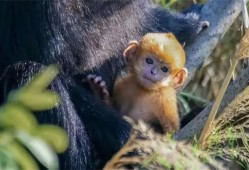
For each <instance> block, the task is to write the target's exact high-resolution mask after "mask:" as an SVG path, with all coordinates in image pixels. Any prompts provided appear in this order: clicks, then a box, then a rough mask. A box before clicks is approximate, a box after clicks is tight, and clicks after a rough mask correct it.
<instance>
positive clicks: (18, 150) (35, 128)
mask: <svg viewBox="0 0 249 170" xmlns="http://www.w3.org/2000/svg"><path fill="white" fill-rule="evenodd" d="M57 74H58V68H57V67H56V66H49V67H47V68H46V69H44V70H43V71H42V72H41V73H39V74H38V75H36V76H35V77H34V78H33V80H31V82H29V83H28V84H26V85H24V86H23V87H21V88H19V89H17V90H14V91H12V92H10V94H9V95H8V99H7V101H6V103H5V104H4V105H3V106H1V107H0V169H12V170H13V169H14V170H15V169H30V170H31V169H32V170H35V169H39V166H38V163H37V161H39V163H40V164H41V165H42V166H44V167H45V168H47V169H59V164H58V158H57V155H56V153H62V152H64V151H65V150H66V148H67V146H68V137H67V134H66V132H65V131H64V130H63V129H61V128H59V127H57V126H54V125H40V124H39V123H38V122H37V120H36V118H35V116H34V115H33V114H32V112H34V111H43V110H47V109H51V108H53V107H56V106H57V105H58V104H59V102H60V99H59V97H58V95H57V94H56V93H55V92H53V91H50V90H47V89H46V88H47V87H48V86H49V84H50V83H51V82H52V81H53V80H54V78H55V77H56V75H57ZM36 160H37V161H36Z"/></svg>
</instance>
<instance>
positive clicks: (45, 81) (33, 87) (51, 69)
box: [24, 65, 59, 92]
mask: <svg viewBox="0 0 249 170" xmlns="http://www.w3.org/2000/svg"><path fill="white" fill-rule="evenodd" d="M58 72H59V69H58V67H57V66H56V65H51V66H48V67H46V68H45V69H44V70H42V71H41V72H40V73H38V74H37V75H36V76H35V77H34V79H33V80H32V81H31V82H30V83H29V84H28V85H26V86H24V88H25V89H28V91H30V92H31V91H33V92H40V91H42V90H44V89H46V88H47V87H48V86H49V85H50V84H51V82H52V81H53V80H54V79H55V77H56V76H57V74H58Z"/></svg>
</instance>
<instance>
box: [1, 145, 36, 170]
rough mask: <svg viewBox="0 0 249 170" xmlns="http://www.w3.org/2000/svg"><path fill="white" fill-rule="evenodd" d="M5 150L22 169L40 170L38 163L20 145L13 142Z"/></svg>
mask: <svg viewBox="0 0 249 170" xmlns="http://www.w3.org/2000/svg"><path fill="white" fill-rule="evenodd" d="M5 149H6V151H7V152H8V153H10V155H11V156H12V157H13V158H14V160H15V161H16V162H17V163H18V165H19V166H20V167H21V169H25V170H26V169H27V170H28V169H30V170H31V169H32V170H36V169H37V170H38V165H37V164H36V161H35V160H34V159H33V157H32V156H31V155H30V154H29V153H28V152H27V151H26V150H25V149H24V148H23V147H22V146H21V145H20V144H19V143H17V142H15V141H12V142H10V143H9V144H7V145H6V146H5Z"/></svg>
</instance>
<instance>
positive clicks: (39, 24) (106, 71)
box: [0, 0, 202, 169]
mask: <svg viewBox="0 0 249 170" xmlns="http://www.w3.org/2000/svg"><path fill="white" fill-rule="evenodd" d="M200 9H201V8H200V7H197V8H194V9H193V10H194V11H197V12H199V10H200ZM0 16H1V18H0V66H1V67H0V68H1V69H2V70H1V71H0V73H1V72H2V71H3V69H4V68H5V67H6V66H7V65H9V64H13V63H15V62H17V61H35V62H39V63H42V65H41V64H36V63H33V62H28V63H20V64H17V65H14V66H11V67H9V68H8V69H6V71H5V73H4V74H3V76H2V77H1V79H0V93H1V94H2V95H1V97H4V96H6V94H7V93H8V92H9V91H10V90H11V89H13V88H16V87H17V86H19V85H21V84H23V82H25V81H26V80H27V79H29V78H30V76H32V75H33V74H34V73H36V72H37V71H38V70H40V69H41V68H42V67H43V65H48V64H50V63H59V64H60V65H61V66H62V73H61V75H60V77H58V78H57V80H56V81H55V82H54V83H53V85H52V88H53V89H54V90H55V91H57V92H58V93H59V95H60V96H61V98H62V100H63V102H62V104H61V106H60V107H59V108H58V109H54V110H52V111H49V113H48V114H45V113H41V114H40V113H39V114H37V116H38V118H39V120H41V122H51V123H53V124H59V125H60V126H63V127H64V128H66V130H67V131H68V133H69V136H70V148H69V149H68V151H67V152H66V153H65V154H64V155H62V156H61V157H60V161H61V169H65V168H67V169H86V168H97V167H101V166H102V165H103V164H104V163H105V161H107V160H108V159H109V158H110V157H111V156H112V155H113V154H114V153H115V152H116V151H117V150H118V149H119V148H120V147H121V146H122V145H123V144H124V143H125V141H126V140H127V138H128V136H129V130H130V125H129V124H128V123H127V122H125V121H124V120H122V119H121V118H119V117H118V116H116V115H117V114H115V113H114V111H113V110H112V109H111V108H109V107H107V106H105V105H104V104H103V103H102V102H101V101H99V100H98V99H96V98H94V96H93V95H92V93H91V92H90V91H88V90H87V88H85V87H86V86H84V85H82V84H81V83H80V79H81V78H83V77H84V76H85V75H86V74H88V73H90V72H94V73H95V74H98V75H101V76H102V77H103V78H104V80H105V81H106V82H107V85H108V87H109V88H110V89H111V88H112V85H113V83H114V81H115V79H116V76H117V74H119V72H120V70H121V69H122V68H123V66H124V61H123V58H122V55H121V54H122V51H123V49H124V48H125V47H126V45H127V43H128V41H130V40H132V39H139V38H140V37H141V36H142V35H144V34H145V33H147V32H173V33H175V35H176V37H177V38H178V39H179V40H180V41H181V42H182V43H183V42H189V41H190V40H191V39H192V38H193V37H194V36H195V35H196V34H198V33H199V32H200V31H201V30H202V25H201V24H200V21H199V15H198V14H197V13H195V14H194V13H192V12H191V11H185V12H184V13H182V14H181V13H178V14H177V13H173V12H168V11H165V10H164V9H162V8H159V7H157V6H154V5H153V4H152V3H151V2H150V1H149V0H102V1H99V0H70V1H69V0H49V1H48V0H44V1H0ZM6 87H7V88H6ZM3 101H4V98H2V100H1V102H3Z"/></svg>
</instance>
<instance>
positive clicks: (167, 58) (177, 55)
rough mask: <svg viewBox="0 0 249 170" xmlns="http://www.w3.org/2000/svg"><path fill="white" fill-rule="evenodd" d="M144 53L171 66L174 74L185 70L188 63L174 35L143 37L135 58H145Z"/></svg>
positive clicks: (158, 34) (149, 34)
mask: <svg viewBox="0 0 249 170" xmlns="http://www.w3.org/2000/svg"><path fill="white" fill-rule="evenodd" d="M142 53H151V54H154V55H155V57H157V58H158V59H159V60H162V61H163V62H165V63H167V64H169V65H170V67H171V72H172V73H173V74H174V73H176V72H177V71H178V70H179V69H181V68H184V65H185V61H186V59H185V58H186V57H185V51H184V49H183V47H182V45H181V44H180V43H179V42H178V40H177V39H176V38H175V36H174V35H173V34H172V33H148V34H146V35H145V36H143V37H142V39H141V41H140V43H139V45H138V49H137V52H136V54H135V56H136V57H138V56H144V55H143V54H142Z"/></svg>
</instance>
